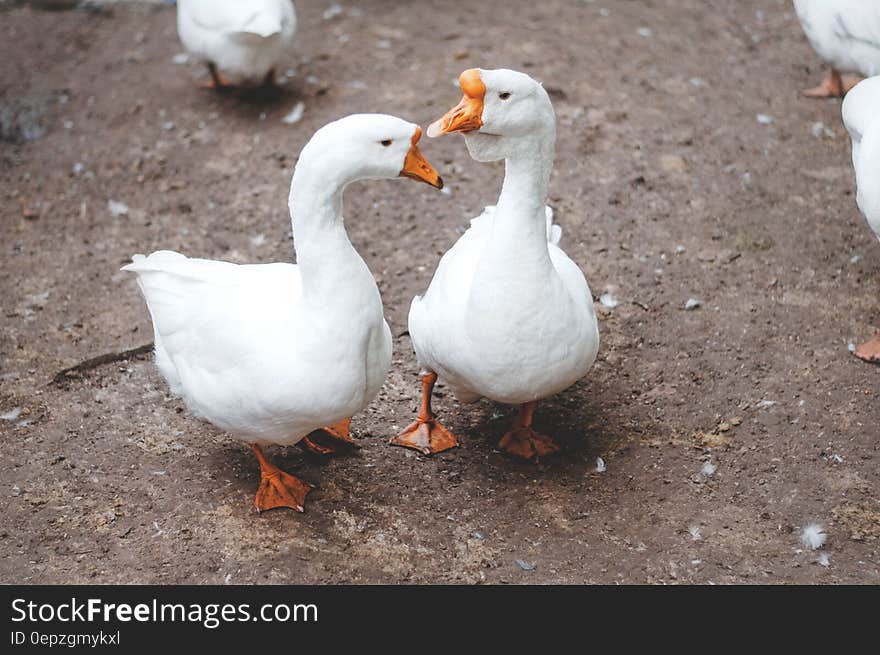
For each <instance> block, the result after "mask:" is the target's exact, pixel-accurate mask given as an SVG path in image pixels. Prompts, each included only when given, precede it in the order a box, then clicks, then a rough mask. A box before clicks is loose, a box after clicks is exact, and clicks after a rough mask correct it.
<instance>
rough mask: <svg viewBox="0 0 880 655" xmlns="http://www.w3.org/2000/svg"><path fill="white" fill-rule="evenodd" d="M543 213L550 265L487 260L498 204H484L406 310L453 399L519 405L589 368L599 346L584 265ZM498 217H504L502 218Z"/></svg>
mask: <svg viewBox="0 0 880 655" xmlns="http://www.w3.org/2000/svg"><path fill="white" fill-rule="evenodd" d="M546 212H547V239H548V243H547V247H548V249H549V255H550V261H551V263H552V267H541V266H531V265H530V262H528V261H519V262H513V263H512V265H510V266H503V265H502V266H500V267H497V266H492V265H485V264H486V262H485V254H486V251H487V249H488V245H489V242H490V240H491V239H492V237H493V223H494V221H495V220H496V218H497V214H496V208H495V207H494V206H490V207H487V208H486V209H485V211H484V212H483V214H482V215H480V216H478V217H477V218H475V219H473V220H472V221H471V227H470V228H469V229H468V230H467V231H466V232H465V233H464V234H463V235H462V236H461V238H460V239H459V240H458V241H457V242H456V244H455V245H454V246H453V247H452V248H451V249H450V250H449V251H447V252H446V254H445V255H443V258H442V259H441V260H440V264H439V265H438V267H437V271H436V273H435V274H434V278H433V279H432V281H431V285H430V287H429V288H428V290H427V291H426V292H425V294H424V295H423V296H417V297H416V298H415V299H414V300H413V302H412V305H411V307H410V312H409V332H410V336H411V337H412V342H413V346H414V349H415V351H416V356H417V358H418V360H419V362H420V364H421V365H422V366H424V367H426V368H427V369H430V370H432V371H435V372H436V373H437V374H438V375H439V376H440V378H441V379H442V380H444V382H445V383H446V384H448V385H449V386H450V388H451V389H452V391H453V393H454V394H455V396H456V397H457V398H458V399H460V400H462V401H464V402H472V401H475V400H477V399H479V398H480V397H485V398H489V399H490V400H494V401H497V402H501V403H508V404H520V403H525V402H530V401H533V400H538V399H541V398H545V397H547V396H550V395H553V394H555V393H558V392H559V391H562V390H563V389H565V388H567V387H569V386H571V385H572V384H574V383H575V382H576V381H577V380H579V379H580V378H582V377H583V376H584V375H586V373H587V372H588V371H589V369H590V367H591V366H592V364H593V362H594V361H595V359H596V354H597V352H598V349H599V329H598V323H597V321H596V315H595V311H594V309H593V300H592V295H591V293H590V289H589V287H588V285H587V281H586V279H585V278H584V275H583V273H582V272H581V270H580V268H578V266H577V265H576V264H575V263H574V262H573V261H572V260H571V259H569V258H568V256H567V255H566V254H565V253H564V252H563V251H562V249H561V248H559V246H558V245H557V244H558V243H559V239H560V235H561V229H560V228H559V226H558V225H553V224H552V211H551V210H550V208H549V207H547V208H546ZM498 220H501V219H500V218H498Z"/></svg>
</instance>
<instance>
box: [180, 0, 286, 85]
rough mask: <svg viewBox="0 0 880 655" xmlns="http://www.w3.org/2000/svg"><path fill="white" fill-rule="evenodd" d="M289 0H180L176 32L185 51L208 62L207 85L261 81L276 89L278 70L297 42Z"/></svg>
mask: <svg viewBox="0 0 880 655" xmlns="http://www.w3.org/2000/svg"><path fill="white" fill-rule="evenodd" d="M295 31H296V13H295V11H294V8H293V2H292V1H291V0H178V2H177V33H178V34H179V35H180V41H181V43H183V47H184V48H186V50H187V52H189V53H190V54H192V55H193V56H195V57H198V58H199V59H201V60H203V61H205V62H206V63H207V64H208V70H209V71H210V73H211V82H210V83H208V84H207V85H206V86H209V87H214V88H222V87H224V86H227V85H229V84H230V83H239V82H245V81H253V80H260V81H263V82H264V83H265V84H267V85H271V84H274V80H275V74H274V68H275V65H276V64H277V63H278V60H279V59H280V58H281V56H282V55H283V54H284V51H285V50H287V48H288V47H289V46H290V44H291V42H292V41H293V35H294V32H295Z"/></svg>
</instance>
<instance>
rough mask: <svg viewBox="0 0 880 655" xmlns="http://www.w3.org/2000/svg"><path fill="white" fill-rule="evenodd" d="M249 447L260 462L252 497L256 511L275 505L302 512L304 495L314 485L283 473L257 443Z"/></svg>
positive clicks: (273, 507)
mask: <svg viewBox="0 0 880 655" xmlns="http://www.w3.org/2000/svg"><path fill="white" fill-rule="evenodd" d="M251 448H252V449H253V451H254V454H255V455H256V456H257V461H259V463H260V487H259V489H257V495H256V497H255V498H254V506H255V507H256V508H257V511H258V512H265V511H266V510H270V509H275V508H277V507H289V508H290V509H295V510H296V511H297V512H302V511H303V510H304V505H305V502H306V496H307V495H308V493H309V492H310V491H311V490H312V489H314V487H313V486H312V485H310V484H309V483H307V482H303V481H302V480H300V479H299V478H296V477H294V476H292V475H290V474H289V473H285V472H284V471H282V470H281V469H280V468H278V467H277V466H275V465H274V464H272V463H271V462H269V461H268V460H266V458H265V456H264V455H263V451H262V450H261V449H260V447H259V446H258V445H257V444H252V445H251Z"/></svg>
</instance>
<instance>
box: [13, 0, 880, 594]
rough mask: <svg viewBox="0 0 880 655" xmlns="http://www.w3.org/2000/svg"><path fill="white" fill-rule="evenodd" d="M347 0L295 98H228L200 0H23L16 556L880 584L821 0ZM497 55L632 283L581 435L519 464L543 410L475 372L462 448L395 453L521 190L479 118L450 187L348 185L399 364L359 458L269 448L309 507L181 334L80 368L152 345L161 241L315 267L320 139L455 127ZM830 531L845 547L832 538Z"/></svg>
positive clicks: (156, 574) (32, 560) (450, 574)
mask: <svg viewBox="0 0 880 655" xmlns="http://www.w3.org/2000/svg"><path fill="white" fill-rule="evenodd" d="M330 7H331V2H330V1H329V0H323V1H321V2H307V1H305V0H301V1H298V2H297V10H298V14H299V19H300V26H299V33H298V36H297V38H296V42H295V44H294V47H293V48H292V49H291V51H290V53H289V54H288V56H287V57H286V58H285V60H284V62H283V63H282V66H281V68H280V71H281V72H284V73H286V75H285V78H286V83H285V84H284V86H283V93H282V94H281V96H280V97H278V98H275V99H269V100H258V99H254V98H248V97H241V96H236V95H232V96H228V97H221V96H218V95H217V94H215V93H213V92H211V91H208V90H204V89H200V88H198V87H197V83H198V82H199V81H201V80H204V79H205V78H206V77H207V75H206V72H205V70H204V68H203V67H202V66H201V65H199V63H198V62H188V63H178V62H179V60H180V58H177V60H175V55H177V54H178V53H180V52H181V46H180V44H179V41H178V39H177V35H176V29H175V23H174V20H175V14H174V9H173V8H172V7H167V6H166V7H155V6H145V5H135V6H116V7H114V8H113V9H112V10H105V11H85V10H75V11H60V12H46V11H41V10H36V9H33V8H31V7H29V6H21V5H16V6H11V7H10V6H9V3H5V4H3V7H2V9H0V35H2V36H0V93H2V112H5V114H3V113H0V116H3V115H5V116H6V119H5V122H4V134H3V136H4V141H3V142H2V143H0V171H2V176H0V197H2V208H3V214H2V224H0V248H2V268H0V304H2V315H0V328H2V329H0V413H4V415H5V416H6V417H7V419H6V420H0V436H2V442H0V512H2V516H3V519H2V521H0V554H2V557H0V581H2V582H7V583H8V582H14V583H61V582H77V583H87V582H97V583H196V584H200V583H222V582H228V583H232V584H236V583H343V582H346V583H348V582H352V583H378V582H385V583H397V582H404V583H435V582H452V583H479V582H485V583H646V582H647V583H657V582H664V583H676V582H678V583H794V582H797V583H836V582H848V583H874V584H877V583H880V558H878V546H880V539H878V538H880V500H878V499H880V494H878V492H880V477H878V457H880V452H878V436H880V427H878V426H880V403H878V393H880V391H878V381H880V368H877V367H876V366H871V365H869V364H865V363H863V362H860V361H859V360H857V359H855V358H854V357H852V356H851V355H850V353H849V351H848V346H849V344H850V343H859V342H860V341H862V340H865V339H867V338H868V337H870V336H871V334H872V332H873V329H874V327H876V326H880V244H878V243H877V241H876V239H875V238H874V236H873V235H872V234H871V232H870V230H869V229H868V228H867V226H866V225H865V223H864V221H863V219H862V217H861V216H860V215H859V213H858V210H857V208H856V205H855V197H854V180H853V175H852V171H851V165H850V154H849V152H850V151H849V147H850V146H849V139H848V138H847V137H846V133H845V131H844V129H843V127H842V125H841V122H840V119H839V113H840V104H839V102H836V101H816V100H808V99H805V98H802V97H800V96H799V93H798V91H799V90H800V89H802V88H804V87H807V86H811V85H813V84H815V83H817V82H818V80H819V79H820V77H821V75H822V74H823V69H822V66H821V63H820V62H819V61H818V59H817V58H816V57H815V55H814V54H813V52H812V51H811V49H810V47H809V45H808V44H807V42H806V40H805V38H804V37H803V34H802V33H801V30H800V27H799V25H798V23H797V21H796V19H795V18H794V16H793V10H792V7H791V5H790V3H789V2H786V1H782V0H761V1H752V0H748V1H742V2H735V3H733V2H723V1H721V0H713V1H711V2H707V1H705V0H663V1H660V0H654V1H651V0H642V1H637V0H601V1H599V2H592V1H590V0H585V1H582V2H554V1H547V2H541V3H535V2H508V1H506V0H505V1H504V2H501V1H500V0H484V1H483V2H479V3H476V2H475V3H464V2H453V1H443V2H441V1H437V2H427V1H424V2H412V3H399V2H393V1H391V0H386V1H380V0H371V1H364V2H345V3H342V11H341V13H338V12H335V11H332V10H331V11H328V10H329V9H330ZM325 12H326V13H325ZM334 14H335V15H334ZM473 66H479V67H483V68H494V67H502V66H503V67H510V68H515V69H519V70H523V71H526V72H528V73H530V74H532V75H533V76H535V77H536V78H538V79H540V80H542V81H543V82H544V84H545V86H546V88H547V89H548V90H549V91H550V94H551V97H552V99H553V101H554V104H555V108H556V111H557V116H558V133H559V140H558V152H557V164H556V170H555V172H554V176H553V180H552V184H551V204H552V205H553V206H554V207H555V208H556V210H557V221H558V222H559V223H560V224H561V225H562V227H563V230H564V233H563V246H564V247H565V248H566V250H567V251H568V252H569V254H570V255H571V256H572V258H573V259H574V260H575V261H576V262H578V264H580V266H581V267H582V268H583V270H584V272H585V273H586V276H587V279H588V280H589V282H590V285H591V287H592V290H593V292H594V294H595V295H596V296H597V297H598V296H599V295H600V294H603V293H606V292H608V293H611V294H612V295H613V296H614V297H616V298H617V299H618V300H619V302H620V304H619V305H618V306H617V307H615V308H613V309H609V308H607V307H604V306H602V305H601V304H600V303H598V302H597V308H598V311H599V312H600V330H601V334H602V345H601V349H600V354H599V359H598V361H597V363H596V365H595V367H594V368H593V370H592V372H591V373H590V375H589V376H588V377H586V378H585V379H584V380H582V381H581V382H580V383H578V384H577V385H575V386H574V387H573V388H571V389H569V390H568V391H566V392H565V393H563V394H560V395H559V396H557V397H554V398H552V399H549V400H547V401H545V402H543V403H541V404H540V405H539V409H538V412H537V415H536V422H537V427H538V428H539V429H541V430H542V431H544V432H547V433H549V434H552V435H555V436H556V437H557V438H558V439H559V440H560V441H561V442H562V444H563V446H564V450H563V452H562V453H561V454H559V455H558V456H556V457H553V458H548V459H546V460H544V461H542V462H541V463H540V464H537V465H536V464H528V463H520V462H517V461H513V460H511V459H510V458H508V457H507V456H505V455H503V454H501V453H500V452H499V451H498V450H496V448H495V446H496V444H497V441H498V439H499V437H500V435H501V434H502V433H503V432H504V430H505V426H506V422H507V421H508V419H509V417H510V415H511V412H510V409H509V408H505V407H497V406H493V405H491V404H489V403H481V404H477V405H475V406H464V405H460V404H458V403H456V402H455V400H454V398H452V396H451V395H449V394H443V388H442V387H441V388H440V394H439V395H440V396H441V397H440V398H438V400H437V404H436V407H437V409H438V411H439V413H440V416H441V418H442V420H443V421H444V423H445V424H446V425H447V427H449V428H450V429H452V430H453V431H455V432H456V433H457V434H458V435H459V437H460V440H461V447H460V448H458V449H456V450H454V451H450V452H447V453H443V454H441V455H438V456H435V457H433V458H426V457H422V456H420V455H418V454H417V453H415V452H413V451H405V450H403V449H398V448H393V447H391V446H389V445H388V444H387V440H388V438H389V436H391V435H393V434H394V433H395V432H397V431H398V430H399V429H400V428H401V427H403V426H404V425H406V424H407V423H408V422H409V421H410V420H411V418H412V416H413V414H414V412H415V409H416V405H417V402H418V394H419V384H418V380H417V377H416V374H417V367H416V364H415V360H414V357H413V355H412V351H411V345H410V341H409V339H408V337H407V336H406V335H405V330H406V314H407V310H408V307H409V302H410V299H411V298H412V297H413V295H414V294H416V293H419V292H421V291H422V290H423V289H424V288H425V287H426V285H427V284H428V282H429V280H430V277H431V275H432V272H433V270H434V267H435V265H436V263H437V261H438V259H439V257H440V255H441V253H442V252H444V251H445V250H446V249H447V248H448V247H449V246H450V245H451V244H452V243H453V242H454V240H455V239H456V238H457V237H458V235H459V234H460V233H461V232H462V230H463V229H464V226H465V225H466V224H467V221H468V219H469V218H470V217H472V216H474V215H476V214H478V213H479V212H480V211H481V209H482V207H483V206H484V205H486V204H489V203H491V202H493V201H494V200H495V198H496V197H497V194H498V192H499V189H500V183H501V179H502V174H503V170H502V166H501V165H500V164H498V165H485V164H479V163H476V162H474V161H472V160H471V159H470V158H469V157H468V154H467V151H466V149H465V148H464V145H463V143H462V141H461V139H460V138H459V137H454V138H443V139H438V140H427V141H426V142H425V143H424V147H423V149H422V150H423V152H424V154H425V155H426V157H427V158H428V159H429V160H431V161H432V162H433V163H434V164H435V165H436V166H437V168H438V169H439V170H440V172H441V174H442V175H443V177H444V178H445V180H446V181H447V182H448V190H449V192H448V193H443V194H441V193H438V192H436V191H433V190H432V189H430V188H428V187H426V186H424V185H416V184H412V183H403V182H399V183H398V182H393V181H385V182H373V183H369V184H360V185H358V186H357V188H356V189H352V190H350V191H349V192H348V194H347V196H346V215H347V216H348V220H347V226H348V230H349V232H350V234H351V237H352V240H353V242H354V244H355V246H356V247H357V248H358V250H359V251H360V253H361V254H362V255H363V257H364V258H365V260H366V261H367V263H368V264H369V266H370V268H371V269H372V270H373V271H374V272H375V275H376V279H377V281H378V283H379V286H380V289H381V292H382V296H383V299H384V302H385V308H386V315H387V318H388V321H389V323H390V325H391V328H392V332H393V333H394V335H395V341H394V348H395V354H394V362H393V365H392V369H391V372H390V374H389V376H388V379H387V383H386V385H385V387H384V389H383V390H382V393H381V394H380V396H379V397H378V398H377V399H376V400H375V401H374V402H373V403H372V404H371V405H370V407H369V408H368V409H367V410H366V411H365V412H363V413H362V414H360V415H358V416H356V417H355V419H354V422H353V430H354V433H355V436H356V437H357V438H358V439H359V440H360V442H361V444H362V445H363V448H362V449H361V450H359V451H356V452H353V453H351V454H348V455H342V456H338V457H334V458H330V459H326V460H322V459H316V458H314V457H313V456H305V455H304V454H303V453H302V451H301V450H300V449H299V448H290V449H287V450H280V449H279V450H273V451H272V452H271V456H273V457H274V458H275V461H276V462H277V463H278V464H279V465H281V466H282V467H283V468H285V469H286V470H288V471H290V472H292V473H294V474H296V475H299V476H301V477H302V478H303V479H305V480H306V481H308V482H312V483H314V484H316V485H317V488H316V490H315V491H314V492H313V493H312V494H311V495H310V496H309V500H308V505H307V508H306V512H305V513H304V514H297V513H294V512H289V511H273V512H268V513H265V514H262V515H257V514H255V513H254V511H253V509H252V499H253V494H254V492H255V490H256V485H257V482H258V468H257V465H256V462H255V460H254V458H253V457H252V455H251V453H250V452H249V451H248V450H247V449H246V448H245V447H244V446H242V445H241V444H238V443H236V442H234V441H232V440H231V439H229V438H228V437H226V436H224V435H223V434H222V433H219V432H217V431H216V430H215V429H213V428H212V427H211V426H210V425H207V424H204V423H200V422H198V421H196V420H194V419H192V418H190V417H188V416H187V413H186V412H185V410H184V408H183V406H182V404H181V403H180V402H179V401H177V400H175V399H172V398H170V397H169V396H168V394H167V389H166V386H165V384H164V382H163V381H162V379H161V378H160V377H159V375H158V372H157V371H156V369H155V367H154V365H153V364H152V363H151V362H150V360H149V357H134V358H131V359H129V360H127V361H120V362H114V363H111V364H108V365H105V366H101V367H98V368H95V369H94V370H91V371H88V372H86V373H84V374H83V375H82V376H81V377H78V378H74V379H71V380H69V381H66V382H63V383H61V384H53V383H52V379H53V376H54V375H55V374H56V373H57V372H58V371H59V370H61V369H63V368H65V367H68V366H72V365H74V364H76V363H77V362H80V361H82V360H86V359H88V358H91V357H94V356H96V355H100V354H103V353H112V352H118V351H123V350H126V349H129V348H133V347H136V346H140V345H143V344H145V343H148V342H149V341H150V339H151V336H152V334H151V330H150V324H149V317H148V314H147V311H146V308H145V305H144V302H143V300H142V299H141V297H140V295H139V293H138V291H137V288H136V285H135V282H134V280H133V279H132V277H131V276H129V275H127V274H124V273H121V272H119V270H118V269H119V267H120V266H121V265H122V264H124V263H125V262H126V261H127V260H128V258H129V257H130V255H131V254H132V253H136V252H150V251H152V250H155V249H159V248H171V249H176V250H180V251H182V252H184V253H186V254H190V255H196V256H202V257H210V258H218V259H226V260H231V261H237V262H269V261H277V260H289V258H290V257H291V254H292V240H291V236H290V224H289V218H288V211H287V193H288V188H289V183H290V176H291V172H292V167H293V165H294V164H295V162H296V157H297V153H298V152H299V150H300V148H301V147H302V146H303V144H304V143H305V142H306V140H307V139H308V138H309V136H310V135H311V134H312V132H313V131H314V130H316V129H317V128H318V127H320V126H321V125H323V124H324V123H326V122H329V121H330V120H332V119H334V118H337V117H339V116H341V115H344V114H347V113H353V112H361V111H382V112H391V113H395V114H397V115H400V116H402V117H404V118H407V119H409V120H412V121H414V122H418V123H420V124H422V125H426V124H427V123H428V122H430V121H431V120H433V119H434V118H436V117H438V116H439V115H440V114H441V113H442V112H444V111H445V110H446V109H448V108H449V107H451V106H452V104H454V103H455V102H457V101H458V99H459V97H460V92H459V91H458V89H457V88H456V87H455V86H454V85H453V80H454V79H455V78H456V77H457V75H458V73H459V72H460V71H461V70H463V69H465V68H469V67H473ZM287 74H289V77H288V76H287ZM300 101H302V102H303V103H304V110H305V111H304V114H303V117H302V120H301V121H300V122H298V123H296V124H294V125H289V124H286V123H283V122H282V121H281V118H282V117H283V116H285V115H286V114H288V113H289V112H290V111H291V109H292V108H293V107H294V105H296V103H297V102H300ZM759 115H761V118H760V120H759ZM10 117H12V118H13V122H12V124H10ZM767 117H769V118H767ZM771 120H772V122H770V121H771ZM43 129H44V130H45V133H44V134H42V136H40V133H41V132H42V131H43ZM23 131H24V132H26V133H27V136H29V137H38V138H31V139H30V140H22V138H23V136H22V132H23ZM14 141H18V142H14ZM110 200H112V201H114V202H116V203H124V204H125V205H126V206H127V207H128V211H127V213H120V212H119V211H118V210H119V209H120V208H119V207H118V206H115V205H114V207H115V208H116V209H117V212H116V215H114V213H113V212H111V210H110V208H109V206H108V201H110ZM690 298H695V299H698V300H699V301H700V302H701V306H700V307H699V308H697V309H694V310H692V311H685V310H684V305H685V303H686V301H688V299H690ZM15 408H22V409H21V412H20V413H19V415H18V416H17V417H16V418H14V419H13V418H12V416H14V414H15V412H14V411H13V410H14V409H15ZM9 412H12V413H11V414H9ZM597 457H601V458H603V459H604V461H605V463H606V466H607V470H605V471H604V472H598V471H597ZM707 462H709V463H711V465H713V466H715V467H717V469H716V470H715V472H714V474H712V475H706V474H705V473H704V472H703V471H704V468H703V467H704V465H705V464H706V463H707ZM813 521H816V522H819V523H820V524H821V525H822V526H824V529H825V531H826V532H827V535H828V539H827V543H826V544H825V547H824V548H823V549H822V550H821V551H810V550H807V549H805V548H804V546H803V545H802V544H801V541H800V534H801V529H802V527H803V526H805V525H807V524H809V523H810V522H813ZM822 554H824V555H827V558H828V559H827V561H825V563H826V564H827V566H824V565H822V564H820V563H819V559H820V558H821V557H822Z"/></svg>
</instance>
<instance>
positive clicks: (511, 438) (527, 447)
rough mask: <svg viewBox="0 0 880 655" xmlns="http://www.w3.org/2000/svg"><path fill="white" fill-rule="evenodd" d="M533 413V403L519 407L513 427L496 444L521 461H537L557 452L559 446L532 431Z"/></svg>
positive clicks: (545, 436) (543, 435)
mask: <svg viewBox="0 0 880 655" xmlns="http://www.w3.org/2000/svg"><path fill="white" fill-rule="evenodd" d="M534 413H535V401H532V402H528V403H525V404H523V405H520V407H519V412H517V415H516V417H515V418H514V419H513V425H511V426H510V430H508V431H507V432H506V433H505V435H504V436H503V437H501V441H499V442H498V447H499V448H500V449H501V450H503V451H504V452H506V453H510V454H511V455H514V456H515V457H521V458H522V459H537V458H539V457H543V456H544V455H552V454H553V453H556V452H559V446H558V445H557V444H556V442H555V441H553V439H551V438H550V437H548V436H547V435H545V434H540V433H539V432H536V431H535V430H534V429H532V416H533V415H534Z"/></svg>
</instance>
